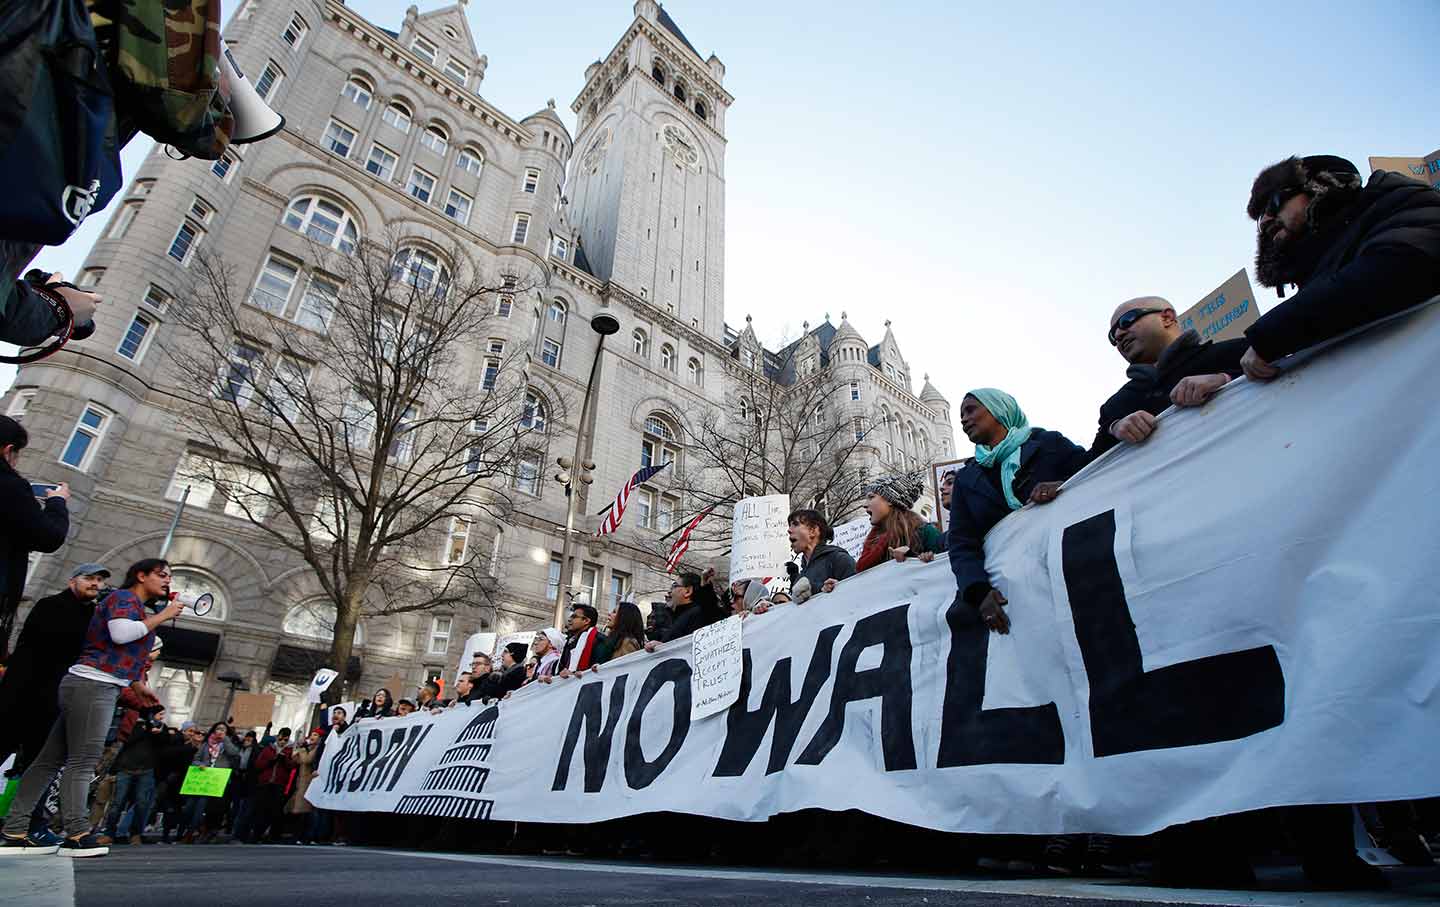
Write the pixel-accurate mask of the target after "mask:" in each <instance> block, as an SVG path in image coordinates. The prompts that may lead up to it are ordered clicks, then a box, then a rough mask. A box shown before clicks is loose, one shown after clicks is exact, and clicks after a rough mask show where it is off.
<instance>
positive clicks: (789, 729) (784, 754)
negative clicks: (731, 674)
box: [715, 624, 842, 778]
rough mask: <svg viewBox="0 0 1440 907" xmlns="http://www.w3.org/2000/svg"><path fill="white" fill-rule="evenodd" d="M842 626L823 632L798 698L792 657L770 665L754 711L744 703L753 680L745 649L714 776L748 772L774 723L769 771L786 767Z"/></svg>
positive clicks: (827, 671) (824, 678)
mask: <svg viewBox="0 0 1440 907" xmlns="http://www.w3.org/2000/svg"><path fill="white" fill-rule="evenodd" d="M841 626H842V625H839V624H837V625H836V626H833V627H826V628H825V629H824V630H822V631H820V635H819V637H817V638H816V640H815V651H814V652H813V653H811V655H810V667H809V668H807V669H806V671H805V681H804V684H803V685H802V686H801V688H800V698H799V699H798V700H796V701H794V702H791V701H790V659H789V657H788V656H787V657H785V658H782V659H780V660H779V661H777V662H775V667H773V668H771V669H770V680H769V682H768V683H766V684H765V694H764V695H763V696H762V697H761V698H760V707H759V708H757V709H756V710H755V711H753V712H751V711H748V710H747V709H746V708H745V705H746V703H748V702H749V701H750V689H751V684H752V682H753V680H754V674H753V667H754V666H753V664H752V663H751V660H750V650H749V649H746V650H745V652H744V655H743V658H744V672H743V673H742V674H741V675H740V701H738V702H736V703H735V704H734V705H733V706H731V707H730V711H729V714H727V715H726V718H725V724H726V727H725V746H724V747H723V748H722V749H721V750H720V761H719V762H717V763H716V764H715V777H717V778H732V777H736V776H739V775H743V774H745V770H746V769H747V768H749V767H750V760H752V759H754V758H755V752H756V750H758V749H760V741H761V740H764V739H765V729H766V728H768V727H769V726H770V725H771V723H772V722H773V723H774V725H775V735H774V737H773V738H771V740H770V761H769V762H768V763H767V764H766V767H765V774H767V775H771V774H774V773H775V772H778V771H780V770H781V769H783V768H784V767H785V763H786V762H789V761H790V751H791V750H792V749H794V748H795V738H796V737H797V736H799V734H800V725H802V724H804V723H805V716H806V715H808V714H810V706H812V705H814V704H815V697H816V695H817V694H819V692H820V688H821V687H823V686H824V685H825V681H827V680H829V679H830V656H831V654H832V653H833V652H834V651H835V637H837V636H839V635H840V630H841Z"/></svg>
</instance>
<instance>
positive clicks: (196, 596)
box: [170, 592, 215, 617]
mask: <svg viewBox="0 0 1440 907" xmlns="http://www.w3.org/2000/svg"><path fill="white" fill-rule="evenodd" d="M170 598H171V599H172V600H174V601H177V602H179V603H180V604H182V605H184V606H185V607H187V608H189V609H190V610H191V611H193V612H195V616H196V617H204V616H205V615H207V614H209V613H210V609H211V608H213V607H215V596H214V595H213V594H212V593H210V592H175V593H172V594H171V596H170Z"/></svg>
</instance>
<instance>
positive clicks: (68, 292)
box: [45, 271, 104, 326]
mask: <svg viewBox="0 0 1440 907" xmlns="http://www.w3.org/2000/svg"><path fill="white" fill-rule="evenodd" d="M64 282H65V275H64V274H62V273H60V272H59V271H56V272H55V273H54V274H51V275H50V276H49V277H47V278H45V286H46V287H48V288H50V289H51V290H53V291H55V292H56V293H58V294H59V295H60V297H61V298H63V299H64V300H65V302H66V303H68V304H69V306H70V312H71V314H72V315H74V316H75V324H76V325H77V326H79V325H82V324H85V323H86V322H87V321H94V320H95V307H96V306H98V305H99V304H100V303H101V302H103V301H104V297H102V296H101V295H100V294H99V293H90V292H86V291H85V290H79V289H76V290H72V289H70V288H69V287H60V286H56V284H59V283H64Z"/></svg>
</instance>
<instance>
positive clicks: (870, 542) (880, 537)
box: [855, 523, 945, 573]
mask: <svg viewBox="0 0 1440 907" xmlns="http://www.w3.org/2000/svg"><path fill="white" fill-rule="evenodd" d="M909 546H910V554H909V555H907V557H915V556H917V555H921V554H924V553H925V552H927V551H928V552H930V553H931V554H944V553H945V535H944V533H942V532H941V531H940V529H939V528H938V527H937V526H936V525H935V524H934V523H921V524H920V526H919V527H918V528H917V529H916V530H915V535H914V536H913V537H912V538H911V539H910V542H909ZM890 560H892V558H891V557H890V542H889V540H888V539H886V538H885V534H884V533H883V532H882V531H881V530H880V527H878V526H871V527H870V534H869V535H867V536H865V542H864V544H863V545H862V546H861V549H860V559H859V560H857V561H856V562H855V572H856V573H864V572H865V571H866V570H868V569H870V568H871V567H878V566H880V565H881V564H884V563H888V562H889V561H890ZM862 565H863V566H862Z"/></svg>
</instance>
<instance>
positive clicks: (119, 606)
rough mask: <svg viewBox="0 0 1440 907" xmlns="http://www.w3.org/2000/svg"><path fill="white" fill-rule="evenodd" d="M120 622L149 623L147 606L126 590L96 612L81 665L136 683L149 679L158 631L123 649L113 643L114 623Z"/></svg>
mask: <svg viewBox="0 0 1440 907" xmlns="http://www.w3.org/2000/svg"><path fill="white" fill-rule="evenodd" d="M120 619H129V620H144V619H145V606H144V605H143V604H141V602H140V599H139V598H137V597H136V595H135V593H133V592H130V591H129V590H126V589H118V590H116V591H114V592H111V593H110V594H109V595H107V596H105V600H104V601H103V602H101V603H100V604H99V606H97V607H96V608H95V615H94V616H93V617H91V618H90V626H89V627H87V628H86V630H85V647H84V648H83V649H81V650H80V662H79V663H80V664H82V665H86V666H88V667H92V668H97V669H99V670H101V671H104V672H105V673H106V674H110V675H112V676H114V677H119V678H121V679H122V680H128V681H130V682H131V683H134V682H135V681H137V680H141V679H143V678H144V676H145V659H146V658H147V657H148V656H149V655H150V643H151V642H152V641H153V640H154V638H155V631H153V630H152V631H150V632H149V633H146V634H145V635H144V636H142V637H140V638H139V639H137V640H135V641H134V642H127V643H125V644H124V645H121V644H119V643H116V642H114V641H112V640H111V639H110V621H112V620H120Z"/></svg>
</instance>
